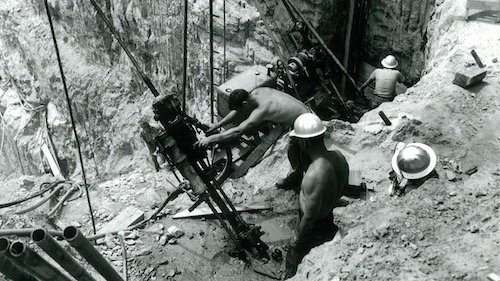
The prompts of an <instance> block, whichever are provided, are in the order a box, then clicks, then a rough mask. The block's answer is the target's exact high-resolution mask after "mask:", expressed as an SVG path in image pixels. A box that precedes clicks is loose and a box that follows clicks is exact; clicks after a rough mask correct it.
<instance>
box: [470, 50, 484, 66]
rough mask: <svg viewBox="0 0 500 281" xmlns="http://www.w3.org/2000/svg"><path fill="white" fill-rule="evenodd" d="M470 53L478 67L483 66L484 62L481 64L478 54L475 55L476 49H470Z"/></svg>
mask: <svg viewBox="0 0 500 281" xmlns="http://www.w3.org/2000/svg"><path fill="white" fill-rule="evenodd" d="M470 54H471V55H472V57H473V58H474V60H475V61H476V64H477V66H479V68H483V67H484V64H483V62H482V61H481V59H480V58H479V56H478V55H477V53H476V50H472V51H470Z"/></svg>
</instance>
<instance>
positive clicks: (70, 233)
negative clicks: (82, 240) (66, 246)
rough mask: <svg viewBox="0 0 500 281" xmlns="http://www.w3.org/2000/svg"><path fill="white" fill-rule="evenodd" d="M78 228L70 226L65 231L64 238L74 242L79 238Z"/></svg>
mask: <svg viewBox="0 0 500 281" xmlns="http://www.w3.org/2000/svg"><path fill="white" fill-rule="evenodd" d="M78 232H79V231H78V228H76V227H74V226H68V227H66V228H65V229H64V230H63V237H64V239H66V240H67V241H73V240H74V239H75V238H76V237H77V236H78Z"/></svg>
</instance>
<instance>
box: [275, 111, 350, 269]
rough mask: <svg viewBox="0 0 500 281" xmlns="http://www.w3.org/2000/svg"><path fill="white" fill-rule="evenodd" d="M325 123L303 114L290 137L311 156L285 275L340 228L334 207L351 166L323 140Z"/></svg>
mask: <svg viewBox="0 0 500 281" xmlns="http://www.w3.org/2000/svg"><path fill="white" fill-rule="evenodd" d="M325 131H326V128H325V126H324V125H323V123H322V122H321V120H320V119H319V117H318V116H316V115H314V114H312V113H305V114H302V115H300V116H299V117H298V118H297V120H295V125H294V129H293V131H292V132H291V133H290V136H292V137H294V138H297V139H298V142H299V145H300V148H301V150H302V151H303V152H304V153H305V154H307V155H308V156H309V157H310V159H311V164H310V165H309V167H308V168H307V171H306V173H305V175H304V179H303V180H302V184H301V190H300V197H299V203H300V204H299V206H300V209H299V220H300V222H299V227H298V233H297V234H296V236H295V237H294V238H293V239H292V240H291V242H290V248H289V250H288V253H287V256H286V273H285V278H290V277H292V276H294V275H295V273H296V272H297V266H298V265H299V263H300V262H301V261H302V259H303V258H304V256H305V255H306V254H307V253H308V252H309V251H310V250H311V249H312V248H313V247H316V246H318V245H321V244H323V243H324V242H326V241H329V240H331V239H333V237H334V236H335V233H336V232H337V230H338V228H337V226H336V225H335V224H334V223H333V213H332V211H333V208H334V207H335V205H336V203H337V201H338V200H339V199H340V197H341V196H342V192H343V190H344V188H346V187H347V182H348V177H349V165H348V164H347V161H346V159H345V157H344V156H343V155H342V154H341V153H340V152H339V151H336V150H333V151H331V150H327V149H326V146H325V143H324V141H323V138H324V133H325Z"/></svg>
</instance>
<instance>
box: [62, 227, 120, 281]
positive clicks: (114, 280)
mask: <svg viewBox="0 0 500 281" xmlns="http://www.w3.org/2000/svg"><path fill="white" fill-rule="evenodd" d="M63 237H64V239H66V241H68V243H69V244H70V245H71V246H72V247H73V248H75V250H77V251H78V253H80V255H81V256H82V257H83V258H84V259H85V260H87V261H88V263H89V264H90V265H92V266H93V267H94V268H95V270H97V272H99V274H101V275H102V277H104V279H106V280H107V281H123V279H122V277H121V276H120V275H119V274H118V273H117V272H116V270H115V269H114V268H113V267H112V266H111V265H110V264H109V263H108V261H107V260H106V259H105V258H104V257H103V256H102V255H101V253H99V251H97V250H96V248H94V246H93V245H92V244H91V243H90V241H89V240H87V238H85V236H83V235H82V234H81V233H80V231H79V230H78V229H77V228H76V227H74V226H68V227H66V228H65V229H64V230H63Z"/></svg>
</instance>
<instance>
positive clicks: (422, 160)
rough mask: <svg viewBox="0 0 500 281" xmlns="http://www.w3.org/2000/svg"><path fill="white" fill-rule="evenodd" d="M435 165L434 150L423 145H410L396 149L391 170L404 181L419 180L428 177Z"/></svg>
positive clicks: (435, 156)
mask: <svg viewBox="0 0 500 281" xmlns="http://www.w3.org/2000/svg"><path fill="white" fill-rule="evenodd" d="M436 163H437V155H436V153H435V152H434V150H433V149H432V148H431V147H430V146H428V145H425V144H423V143H410V144H407V145H405V146H404V147H400V146H399V145H398V149H396V152H395V153H394V155H393V156H392V169H393V170H394V172H396V174H398V175H400V176H402V177H403V178H406V179H421V178H423V177H425V176H427V175H429V174H430V173H431V172H432V171H433V170H434V168H435V167H436Z"/></svg>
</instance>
